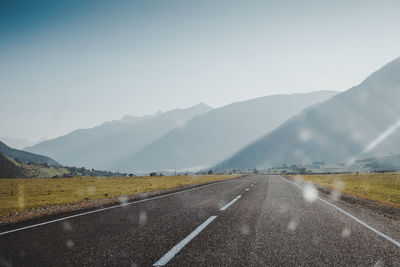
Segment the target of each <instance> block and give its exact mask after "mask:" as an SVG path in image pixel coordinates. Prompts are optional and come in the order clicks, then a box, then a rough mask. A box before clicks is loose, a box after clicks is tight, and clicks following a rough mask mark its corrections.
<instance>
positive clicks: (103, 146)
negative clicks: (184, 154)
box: [25, 103, 212, 170]
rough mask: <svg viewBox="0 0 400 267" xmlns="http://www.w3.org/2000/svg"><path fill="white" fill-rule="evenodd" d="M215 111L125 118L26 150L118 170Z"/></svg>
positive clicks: (72, 163)
mask: <svg viewBox="0 0 400 267" xmlns="http://www.w3.org/2000/svg"><path fill="white" fill-rule="evenodd" d="M211 109H212V108H211V107H209V106H207V105H205V104H203V103H201V104H198V105H195V106H193V107H190V108H187V109H175V110H171V111H169V112H165V113H161V112H157V113H156V114H154V115H147V116H143V117H134V116H125V117H124V118H123V119H122V120H119V121H111V122H106V123H103V124H102V125H99V126H97V127H94V128H90V129H79V130H76V131H73V132H71V133H69V134H67V135H64V136H60V137H58V138H55V139H51V140H47V141H44V142H41V143H39V144H37V145H34V146H32V147H28V148H26V149H25V150H26V151H29V152H33V153H38V154H43V155H47V156H49V157H52V158H54V159H55V160H57V161H59V162H61V163H62V164H63V165H68V166H84V167H87V168H95V169H101V170H116V169H115V166H117V165H119V164H120V163H121V162H123V161H125V160H126V159H127V158H129V157H130V156H131V155H132V154H133V153H135V152H137V151H139V150H141V149H143V148H144V147H145V146H147V145H149V144H150V143H152V142H154V141H156V140H157V139H159V138H161V137H162V136H163V135H165V134H166V133H167V132H169V131H170V130H172V129H175V128H177V127H181V126H183V125H184V124H185V123H186V122H187V121H188V120H190V119H192V118H193V117H195V116H198V115H201V114H204V113H207V112H208V111H210V110H211Z"/></svg>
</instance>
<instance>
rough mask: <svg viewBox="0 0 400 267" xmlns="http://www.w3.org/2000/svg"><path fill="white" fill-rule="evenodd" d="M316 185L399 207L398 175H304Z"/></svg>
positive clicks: (399, 175)
mask: <svg viewBox="0 0 400 267" xmlns="http://www.w3.org/2000/svg"><path fill="white" fill-rule="evenodd" d="M302 178H303V179H304V180H306V181H310V182H312V183H314V184H316V185H321V186H325V187H328V188H331V189H335V190H338V191H341V192H343V193H347V194H351V195H355V196H358V197H361V198H366V199H370V200H375V201H378V202H381V203H384V204H389V205H391V206H395V207H400V173H398V172H397V173H360V174H356V173H353V174H334V175H333V174H324V175H304V176H302Z"/></svg>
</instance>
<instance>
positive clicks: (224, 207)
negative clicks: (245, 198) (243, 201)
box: [219, 195, 242, 210]
mask: <svg viewBox="0 0 400 267" xmlns="http://www.w3.org/2000/svg"><path fill="white" fill-rule="evenodd" d="M241 197H242V196H241V195H238V196H237V197H235V198H234V199H233V200H232V201H231V202H229V203H228V204H226V205H225V206H223V207H222V208H220V209H219V210H226V209H227V208H229V206H230V205H232V204H233V203H235V202H236V201H237V200H238V199H239V198H241Z"/></svg>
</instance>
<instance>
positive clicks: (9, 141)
mask: <svg viewBox="0 0 400 267" xmlns="http://www.w3.org/2000/svg"><path fill="white" fill-rule="evenodd" d="M45 140H46V139H44V138H41V139H40V140H37V141H28V140H25V139H23V138H13V137H8V136H4V137H1V138H0V141H2V142H3V143H5V144H6V145H8V146H10V147H13V148H15V149H23V148H25V147H27V146H33V145H35V144H37V143H39V142H43V141H45Z"/></svg>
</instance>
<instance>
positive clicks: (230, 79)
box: [0, 0, 400, 141]
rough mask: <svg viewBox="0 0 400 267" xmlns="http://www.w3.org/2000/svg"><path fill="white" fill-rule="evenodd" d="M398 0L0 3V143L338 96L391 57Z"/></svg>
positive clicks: (398, 51)
mask: <svg viewBox="0 0 400 267" xmlns="http://www.w3.org/2000/svg"><path fill="white" fill-rule="evenodd" d="M399 14H400V1H396V0H395V1H385V0H381V1H368V0H363V1H351V0H346V1H340V0H338V1H324V0H318V1H246V0H244V1H222V0H220V1H215V0H212V1H173V0H166V1H161V0H160V1H152V0H147V1H133V0H132V1H122V0H116V1H102V0H97V1H95V0H92V1H90V0H88V1H80V0H70V1H48V0H44V1H24V0H21V1H10V0H3V1H1V2H0V137H1V136H9V137H18V138H25V139H28V140H31V141H34V140H36V139H39V138H42V137H49V138H52V137H56V136H60V135H63V134H66V133H68V132H70V131H72V130H75V129H77V128H89V127H93V126H95V125H98V124H101V123H102V122H104V121H107V120H114V119H120V118H122V117H123V116H124V115H127V114H130V115H144V114H152V113H155V112H156V111H158V110H162V111H167V110H171V109H174V108H186V107H189V106H192V105H195V104H197V103H200V102H204V103H206V104H208V105H210V106H212V107H214V108H216V107H220V106H223V105H226V104H229V103H231V102H235V101H242V100H246V99H250V98H255V97H260V96H266V95H273V94H279V93H301V92H311V91H316V90H335V91H344V90H347V89H349V88H351V87H352V86H355V85H357V84H359V83H360V82H362V80H363V79H365V78H366V77H367V76H368V75H369V74H371V73H372V72H373V71H375V70H377V69H379V68H380V67H382V66H383V65H384V64H386V63H388V62H389V61H391V60H393V59H395V58H396V57H398V56H400V46H399V44H400V34H399V28H400V16H399Z"/></svg>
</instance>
